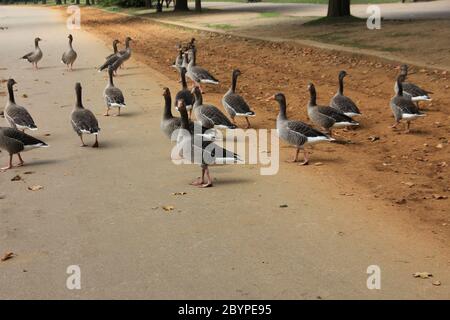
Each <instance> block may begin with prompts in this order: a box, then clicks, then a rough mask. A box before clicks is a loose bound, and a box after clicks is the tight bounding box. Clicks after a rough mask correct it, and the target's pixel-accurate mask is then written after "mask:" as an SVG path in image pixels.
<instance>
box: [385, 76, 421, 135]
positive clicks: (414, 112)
mask: <svg viewBox="0 0 450 320" xmlns="http://www.w3.org/2000/svg"><path fill="white" fill-rule="evenodd" d="M402 79H403V75H399V76H398V77H397V88H398V90H397V94H396V95H395V96H394V97H393V98H392V99H391V102H390V106H391V110H392V113H393V114H394V119H395V123H394V124H393V125H392V128H396V127H397V125H398V124H399V123H400V121H401V120H405V121H406V130H405V132H409V126H410V122H411V121H413V120H416V119H417V118H420V117H424V116H425V114H424V113H422V112H421V111H420V110H419V108H418V107H417V105H416V104H414V102H413V101H412V100H411V98H410V97H406V96H404V94H403V83H402Z"/></svg>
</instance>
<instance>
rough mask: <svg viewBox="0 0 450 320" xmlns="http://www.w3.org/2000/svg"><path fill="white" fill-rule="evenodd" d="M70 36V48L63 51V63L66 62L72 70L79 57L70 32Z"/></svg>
mask: <svg viewBox="0 0 450 320" xmlns="http://www.w3.org/2000/svg"><path fill="white" fill-rule="evenodd" d="M68 38H69V49H68V50H67V51H66V52H64V53H63V55H62V58H61V63H64V64H65V65H66V66H67V68H68V69H69V70H70V71H72V70H73V69H72V66H73V63H74V62H75V60H76V59H77V52H76V51H75V50H73V47H72V42H73V37H72V35H71V34H69V36H68Z"/></svg>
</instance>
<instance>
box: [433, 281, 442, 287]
mask: <svg viewBox="0 0 450 320" xmlns="http://www.w3.org/2000/svg"><path fill="white" fill-rule="evenodd" d="M440 285H441V282H440V281H439V280H436V281H433V286H437V287H438V286H440Z"/></svg>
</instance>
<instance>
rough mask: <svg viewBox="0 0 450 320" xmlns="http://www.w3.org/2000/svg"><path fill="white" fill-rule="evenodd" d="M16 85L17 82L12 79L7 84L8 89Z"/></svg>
mask: <svg viewBox="0 0 450 320" xmlns="http://www.w3.org/2000/svg"><path fill="white" fill-rule="evenodd" d="M15 84H17V82H16V80H14V79H12V78H10V79H8V82H7V85H8V87H11V88H12V86H13V85H15Z"/></svg>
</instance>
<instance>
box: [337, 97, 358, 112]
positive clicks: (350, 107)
mask: <svg viewBox="0 0 450 320" xmlns="http://www.w3.org/2000/svg"><path fill="white" fill-rule="evenodd" d="M330 106H331V107H332V108H334V109H337V110H339V111H342V112H343V113H356V114H361V112H360V111H359V109H358V107H357V106H356V104H355V103H354V102H353V100H352V99H350V98H349V97H347V96H344V95H341V94H336V95H335V96H334V97H333V99H331V103H330Z"/></svg>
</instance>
